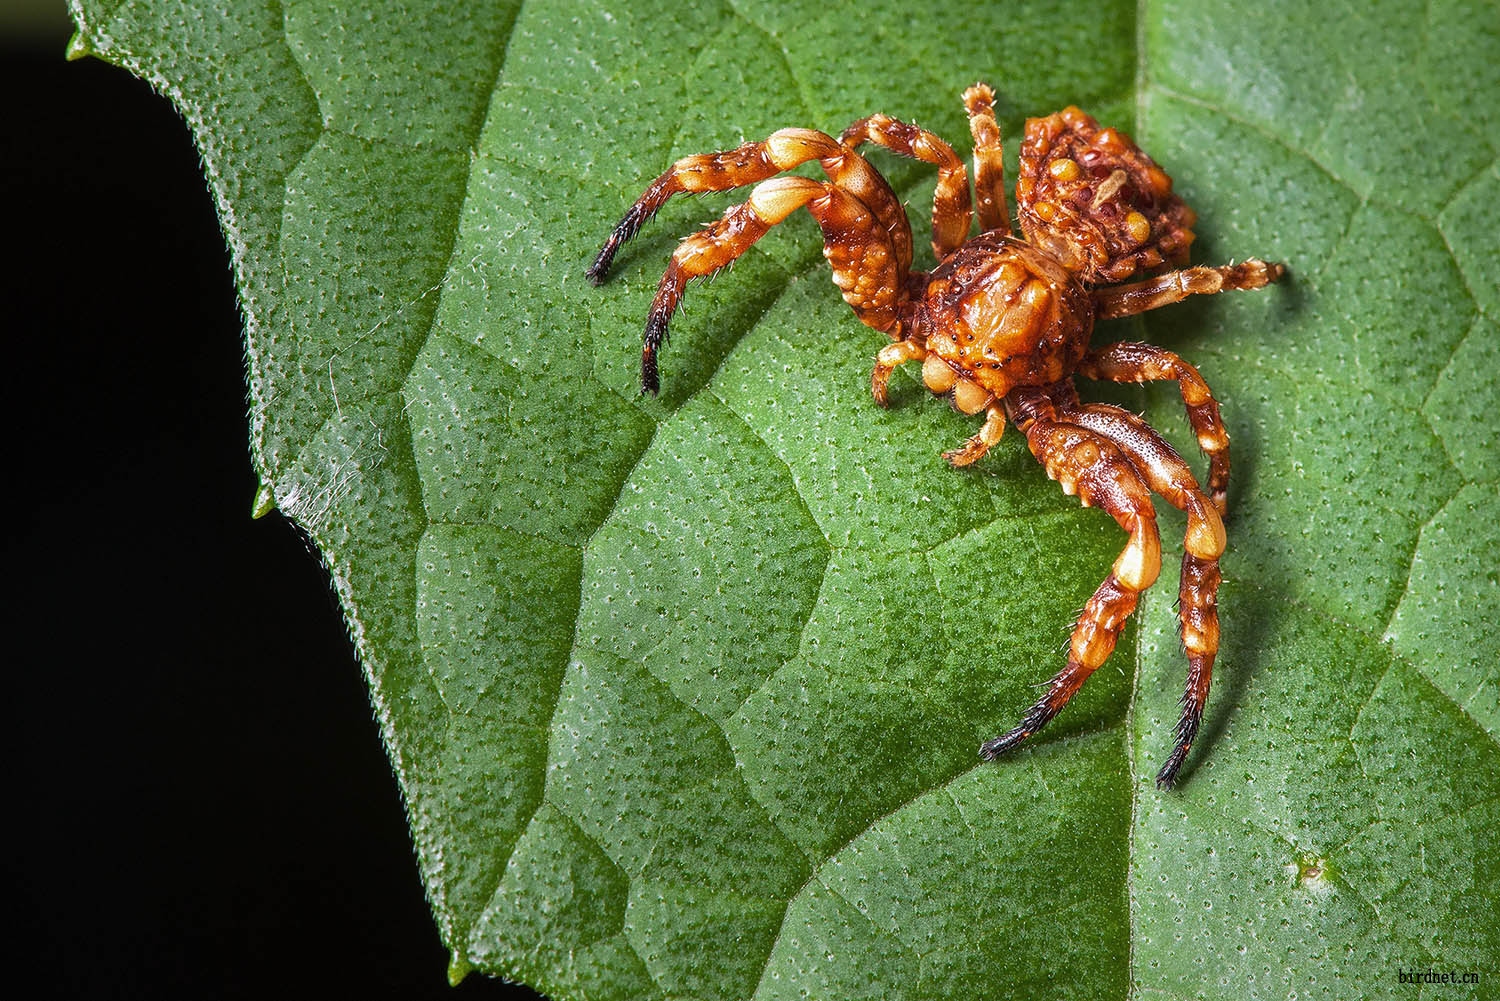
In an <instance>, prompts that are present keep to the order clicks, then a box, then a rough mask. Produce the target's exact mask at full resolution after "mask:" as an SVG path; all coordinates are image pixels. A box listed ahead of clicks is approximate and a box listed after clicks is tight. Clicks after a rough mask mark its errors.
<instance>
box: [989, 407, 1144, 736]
mask: <svg viewBox="0 0 1500 1001" xmlns="http://www.w3.org/2000/svg"><path fill="white" fill-rule="evenodd" d="M1059 385H1061V384H1059ZM1057 388H1058V387H1057V386H1053V387H1043V388H1037V387H1025V388H1021V389H1015V390H1012V391H1011V392H1010V393H1009V394H1008V395H1007V396H1006V398H1005V403H1006V406H1007V409H1008V410H1009V411H1010V417H1011V420H1012V421H1014V422H1015V424H1016V427H1018V428H1019V429H1020V430H1021V431H1022V433H1024V434H1025V435H1026V441H1027V444H1028V445H1029V446H1030V447H1031V454H1032V455H1034V456H1036V457H1037V460H1038V461H1040V462H1041V464H1042V466H1043V468H1045V469H1046V470H1047V476H1048V477H1049V478H1051V479H1054V480H1057V481H1058V482H1059V483H1060V484H1061V485H1062V488H1063V492H1064V493H1066V494H1070V495H1071V494H1075V493H1076V494H1077V495H1078V498H1079V500H1080V501H1081V502H1082V503H1083V504H1084V505H1085V506H1098V507H1101V508H1103V509H1104V510H1105V511H1106V512H1107V513H1108V514H1109V515H1110V516H1111V517H1113V518H1114V519H1115V521H1116V522H1117V523H1118V524H1119V526H1120V527H1121V528H1123V529H1124V530H1125V531H1126V532H1128V533H1129V534H1130V538H1129V540H1128V541H1127V542H1126V544H1125V548H1124V550H1123V551H1122V552H1121V553H1120V555H1119V557H1118V558H1117V559H1116V560H1115V563H1114V566H1113V567H1112V568H1111V570H1110V573H1109V576H1107V577H1105V578H1104V582H1103V583H1101V584H1100V585H1099V588H1098V590H1096V591H1095V592H1094V594H1093V597H1091V598H1089V600H1088V603H1087V604H1086V605H1084V608H1083V613H1082V614H1081V615H1080V616H1079V617H1078V622H1077V623H1076V624H1075V625H1074V627H1073V635H1072V639H1071V640H1070V642H1069V648H1068V663H1067V665H1066V666H1065V667H1064V668H1063V669H1062V670H1061V671H1060V672H1058V674H1057V676H1056V677H1054V678H1053V679H1052V680H1051V682H1049V683H1048V685H1047V692H1046V694H1045V695H1043V696H1042V697H1041V698H1040V699H1038V700H1037V702H1036V704H1035V705H1033V706H1032V707H1031V708H1030V709H1029V710H1027V712H1026V715H1025V716H1023V717H1022V719H1021V722H1020V723H1018V724H1017V725H1016V726H1015V727H1014V728H1013V729H1011V730H1010V731H1009V732H1007V733H1004V734H1002V735H1000V736H999V737H996V738H995V739H994V740H991V741H987V742H986V743H984V744H983V745H982V746H981V747H980V748H979V753H980V755H981V756H983V757H985V758H988V759H993V758H996V757H998V756H999V755H1001V754H1004V753H1005V752H1006V751H1008V750H1010V749H1011V748H1013V747H1015V746H1016V745H1017V744H1019V743H1020V742H1021V741H1023V740H1025V739H1026V738H1027V737H1030V736H1031V735H1033V734H1035V733H1036V732H1037V731H1038V730H1040V729H1041V728H1042V727H1043V726H1045V725H1046V724H1047V723H1048V721H1050V720H1051V719H1052V718H1053V717H1054V716H1056V715H1057V714H1058V712H1059V711H1061V709H1062V708H1063V706H1065V705H1067V704H1068V700H1069V699H1071V698H1072V697H1073V695H1074V694H1075V693H1076V692H1077V691H1078V689H1079V688H1081V687H1082V686H1083V683H1084V682H1085V681H1087V680H1088V678H1089V675H1091V674H1093V673H1094V671H1095V670H1097V669H1098V667H1099V665H1101V664H1103V663H1104V661H1105V660H1106V659H1107V658H1108V657H1109V655H1110V654H1111V653H1112V652H1113V651H1114V648H1115V643H1116V641H1117V640H1118V639H1119V637H1120V631H1121V630H1122V629H1124V628H1125V620H1126V619H1127V618H1129V616H1130V613H1131V612H1133V611H1135V608H1136V605H1137V603H1138V602H1139V601H1140V595H1141V592H1142V591H1144V590H1146V588H1148V587H1150V586H1151V585H1152V583H1154V582H1155V580H1156V578H1157V575H1158V574H1159V573H1160V572H1161V538H1160V536H1159V535H1158V533H1157V528H1156V509H1155V507H1154V506H1153V505H1152V503H1151V494H1150V492H1149V491H1148V490H1147V488H1146V485H1145V483H1144V482H1142V478H1141V474H1140V472H1139V471H1137V470H1136V468H1135V465H1134V464H1133V463H1132V462H1131V461H1130V459H1129V458H1128V457H1127V456H1126V455H1125V454H1124V452H1122V451H1121V450H1120V449H1119V448H1118V447H1117V446H1116V445H1115V444H1114V443H1113V442H1111V441H1110V440H1109V438H1108V437H1106V436H1105V435H1102V434H1100V433H1099V432H1097V431H1093V430H1091V429H1089V428H1085V427H1081V426H1079V425H1076V424H1070V423H1067V422H1065V421H1062V420H1060V419H1059V416H1058V411H1057V406H1056V404H1055V402H1054V400H1053V398H1052V396H1051V395H1050V393H1051V391H1052V390H1056V389H1057Z"/></svg>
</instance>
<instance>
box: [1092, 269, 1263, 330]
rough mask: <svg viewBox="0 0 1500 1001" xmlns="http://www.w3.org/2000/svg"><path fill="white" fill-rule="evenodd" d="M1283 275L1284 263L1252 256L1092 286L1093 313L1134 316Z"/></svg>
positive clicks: (1254, 286) (1258, 285)
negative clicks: (1214, 265)
mask: <svg viewBox="0 0 1500 1001" xmlns="http://www.w3.org/2000/svg"><path fill="white" fill-rule="evenodd" d="M1284 274H1286V267H1285V266H1284V265H1281V264H1276V263H1269V264H1268V263H1266V262H1265V261H1262V260H1259V259H1257V258H1254V257H1252V258H1250V259H1249V260H1247V261H1245V262H1244V263H1243V264H1226V265H1222V266H1220V267H1217V268H1203V267H1199V268H1184V269H1183V270H1181V271H1169V272H1167V273H1166V274H1164V275H1158V276H1156V277H1155V278H1150V279H1147V280H1146V281H1143V282H1133V283H1132V284H1130V285H1115V286H1112V287H1109V288H1097V289H1094V290H1093V292H1092V295H1093V297H1094V312H1095V315H1096V318H1097V319H1100V320H1109V319H1113V318H1115V317H1118V316H1134V315H1135V314H1136V313H1144V312H1145V311H1146V310H1148V309H1156V308H1158V307H1161V306H1170V305H1171V304H1172V303H1174V302H1181V301H1182V300H1184V299H1186V298H1187V297H1188V296H1190V295H1213V294H1215V293H1217V292H1229V291H1232V290H1235V289H1242V290H1253V289H1258V288H1265V287H1266V286H1267V285H1269V284H1271V283H1272V282H1274V281H1276V280H1277V279H1279V278H1280V277H1281V276H1282V275H1284Z"/></svg>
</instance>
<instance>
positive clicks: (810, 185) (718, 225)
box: [641, 176, 902, 393]
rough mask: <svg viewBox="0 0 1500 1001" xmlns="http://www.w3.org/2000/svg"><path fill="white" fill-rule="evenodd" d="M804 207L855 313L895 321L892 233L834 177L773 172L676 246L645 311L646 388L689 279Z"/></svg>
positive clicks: (888, 324) (874, 323)
mask: <svg viewBox="0 0 1500 1001" xmlns="http://www.w3.org/2000/svg"><path fill="white" fill-rule="evenodd" d="M803 206H806V207H807V210H808V212H810V213H811V214H812V216H813V218H814V219H816V220H817V221H818V226H819V227H820V228H821V229H822V230H823V240H824V244H823V256H824V257H826V258H827V259H828V263H829V264H830V265H832V266H833V280H834V283H835V284H836V285H838V286H839V288H840V289H841V290H842V291H843V294H844V301H845V302H847V303H848V304H849V305H850V307H851V308H853V310H854V314H855V316H857V317H858V318H859V320H860V321H861V322H862V323H864V324H866V325H867V326H870V327H874V328H875V329H876V330H880V331H882V332H891V331H892V330H893V329H895V328H897V326H898V321H897V315H896V309H897V305H898V303H899V301H900V298H901V294H902V282H901V280H900V278H901V276H900V274H899V271H898V267H897V256H896V253H895V249H894V247H892V245H891V235H890V233H889V232H888V231H887V230H886V228H885V227H884V226H883V225H882V224H881V222H880V220H879V219H878V218H877V217H876V216H875V215H874V213H873V212H872V211H871V210H870V208H869V207H868V206H867V205H866V204H865V203H864V202H862V201H861V200H860V199H859V198H857V197H855V196H854V195H853V194H851V193H849V192H848V191H845V190H844V189H843V188H842V187H840V186H839V185H837V184H834V183H831V182H828V181H814V180H812V179H811V178H806V177H797V176H792V177H777V178H772V179H771V180H769V181H763V182H762V183H760V184H758V185H756V187H755V189H754V190H753V191H752V192H751V193H750V197H749V199H748V200H746V201H745V202H743V203H742V204H739V205H735V206H732V207H731V208H730V209H729V210H728V211H726V212H725V213H724V215H723V217H722V218H720V219H719V220H718V221H717V222H715V223H714V224H713V225H711V226H709V227H708V228H707V229H704V230H700V231H699V232H697V233H694V234H693V235H692V236H689V237H688V238H687V239H685V240H683V241H682V242H681V243H679V244H678V245H677V249H676V251H674V252H673V254H672V260H671V263H670V264H668V265H667V270H666V273H665V274H663V275H662V278H661V283H660V284H659V285H658V286H657V289H656V297H655V298H654V299H652V300H651V309H650V311H649V312H648V313H647V316H646V333H645V338H644V341H643V344H642V347H641V386H642V388H644V389H645V391H646V392H648V393H655V392H657V390H658V389H659V388H660V380H659V378H658V376H657V368H656V355H657V351H658V350H659V349H660V347H661V345H662V344H663V343H664V342H665V341H666V339H667V325H668V323H669V322H670V321H671V319H672V314H673V313H675V312H676V311H677V307H678V306H679V305H680V304H681V302H682V295H683V292H684V291H685V290H686V288H687V284H688V282H689V281H691V280H692V279H694V278H702V277H707V276H709V275H712V274H714V273H715V272H717V271H719V270H721V269H723V268H725V267H727V266H728V265H729V264H730V263H732V262H733V261H734V260H735V259H736V258H738V257H739V256H740V255H741V254H743V253H744V252H745V251H747V250H749V249H750V247H751V245H753V244H754V243H755V241H756V240H759V239H760V238H761V237H762V236H764V235H765V234H766V233H767V231H769V230H770V228H771V227H772V226H774V225H776V224H777V223H779V222H781V221H782V220H784V219H786V217H787V216H789V215H791V214H792V213H793V212H795V211H796V210H797V209H799V208H802V207H803Z"/></svg>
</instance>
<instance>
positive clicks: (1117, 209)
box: [1016, 108, 1194, 284]
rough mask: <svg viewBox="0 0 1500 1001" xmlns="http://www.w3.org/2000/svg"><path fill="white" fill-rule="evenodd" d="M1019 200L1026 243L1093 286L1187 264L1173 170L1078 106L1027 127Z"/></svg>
mask: <svg viewBox="0 0 1500 1001" xmlns="http://www.w3.org/2000/svg"><path fill="white" fill-rule="evenodd" d="M1016 202H1017V207H1018V209H1019V214H1020V217H1021V229H1022V230H1023V231H1024V232H1025V234H1026V238H1027V240H1028V241H1030V242H1031V243H1033V244H1036V245H1038V246H1040V247H1042V248H1044V249H1046V250H1047V251H1048V252H1049V253H1051V254H1052V255H1053V256H1055V257H1056V258H1057V259H1058V260H1060V261H1062V262H1063V263H1064V265H1066V266H1067V267H1068V268H1069V269H1070V270H1072V271H1073V272H1074V273H1075V274H1077V275H1078V276H1079V278H1080V279H1081V280H1082V281H1084V282H1086V283H1089V284H1099V283H1109V282H1117V281H1124V280H1126V279H1127V278H1130V277H1132V276H1134V275H1137V274H1140V273H1143V272H1151V271H1154V270H1157V269H1159V268H1161V267H1162V266H1163V265H1164V264H1167V263H1182V262H1183V261H1184V260H1185V258H1186V256H1187V248H1188V245H1189V244H1191V243H1192V241H1193V232H1192V225H1193V220H1194V215H1193V211H1192V209H1190V208H1188V207H1187V206H1186V205H1185V204H1183V202H1182V200H1181V199H1180V198H1178V197H1177V196H1176V195H1174V194H1173V193H1172V179H1171V177H1169V176H1168V175H1167V172H1166V171H1164V170H1162V169H1161V168H1160V167H1159V166H1157V165H1156V163H1155V162H1154V161H1153V160H1152V159H1151V158H1150V157H1149V156H1147V155H1146V154H1145V153H1144V152H1143V151H1142V150H1141V148H1140V147H1139V146H1137V145H1136V144H1135V142H1134V141H1132V140H1131V138H1130V137H1129V136H1127V135H1125V134H1124V133H1123V132H1120V131H1119V130H1117V129H1111V128H1100V126H1099V123H1098V122H1096V121H1094V119H1093V118H1091V117H1089V116H1088V115H1086V114H1084V113H1083V112H1082V111H1079V110H1078V109H1077V108H1068V109H1065V110H1064V111H1060V112H1058V113H1057V114H1055V115H1049V116H1048V117H1046V118H1033V119H1031V120H1029V121H1028V122H1027V123H1026V136H1025V138H1024V139H1023V140H1022V144H1021V174H1020V179H1019V180H1018V181H1017V183H1016Z"/></svg>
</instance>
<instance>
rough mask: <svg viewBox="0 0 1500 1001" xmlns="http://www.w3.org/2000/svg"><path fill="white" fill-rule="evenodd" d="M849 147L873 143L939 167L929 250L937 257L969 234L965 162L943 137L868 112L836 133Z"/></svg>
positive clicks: (967, 178)
mask: <svg viewBox="0 0 1500 1001" xmlns="http://www.w3.org/2000/svg"><path fill="white" fill-rule="evenodd" d="M839 141H840V142H842V143H843V144H844V145H845V146H847V147H848V148H849V149H851V150H854V149H858V148H859V147H860V146H861V145H862V144H864V143H867V142H868V143H874V144H875V145H877V146H882V147H884V148H885V149H888V150H890V151H891V152H892V153H895V154H896V155H897V156H904V157H907V158H909V159H912V160H921V161H922V162H923V163H930V164H933V165H934V166H936V167H937V169H938V180H937V188H936V189H934V190H933V192H932V252H933V254H934V255H935V256H936V257H937V259H938V260H939V261H941V260H942V259H943V258H945V257H947V256H948V255H949V254H951V253H953V252H954V251H955V250H957V249H958V248H959V247H961V246H962V245H963V243H964V241H965V240H967V239H968V238H969V222H970V220H971V219H972V218H973V211H972V209H971V208H970V204H969V175H968V173H967V172H965V170H964V163H963V161H962V160H960V159H959V158H958V154H957V153H955V152H953V147H952V146H949V145H948V144H947V143H946V142H944V141H943V140H942V139H939V138H938V137H937V136H935V135H933V134H932V133H931V132H928V131H927V130H926V129H923V128H918V127H917V126H915V125H908V124H906V123H905V122H902V121H898V120H897V119H894V118H892V117H891V116H890V115H871V116H870V117H869V118H861V119H860V120H859V121H857V122H854V123H853V124H852V125H850V126H849V127H848V128H847V129H845V130H844V134H843V135H842V136H840V137H839Z"/></svg>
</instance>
